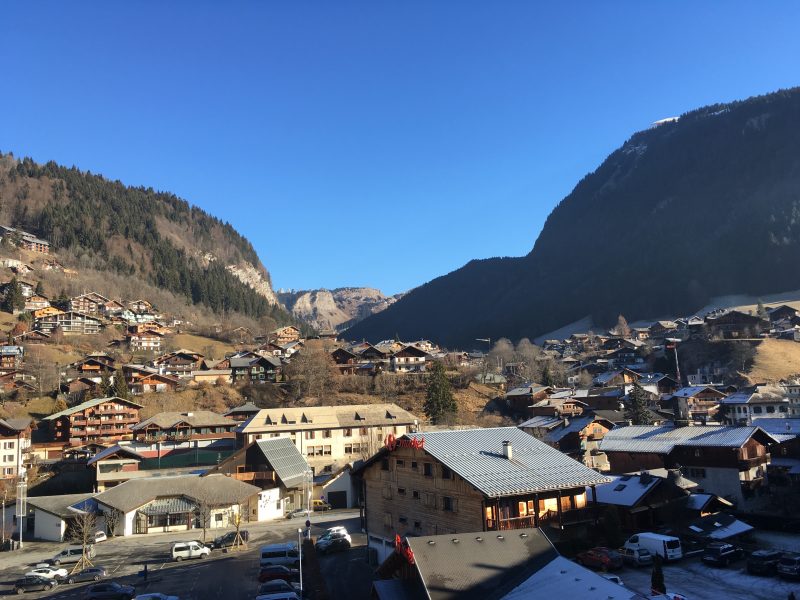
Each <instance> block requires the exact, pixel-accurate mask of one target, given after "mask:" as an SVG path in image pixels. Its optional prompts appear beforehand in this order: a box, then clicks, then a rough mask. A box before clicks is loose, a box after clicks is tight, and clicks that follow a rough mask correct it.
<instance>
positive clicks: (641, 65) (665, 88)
mask: <svg viewBox="0 0 800 600" xmlns="http://www.w3.org/2000/svg"><path fill="white" fill-rule="evenodd" d="M798 26H800V4H799V3H796V2H774V3H760V2H722V1H719V2H707V3H700V2H696V1H692V2H678V1H672V2H659V3H655V2H641V1H640V0H637V1H631V2H597V1H596V0H593V1H587V2H549V3H543V2H542V3H535V2H529V1H519V2H513V1H509V2H489V1H484V2H469V1H465V0H452V1H435V2H434V1H430V0H424V1H423V0H402V1H391V2H388V1H380V0H365V1H363V2H344V1H330V0H324V1H319V2H311V1H308V2H307V1H284V2H264V1H259V2H228V1H225V2H202V1H199V0H191V1H185V2H178V1H173V2H157V1H155V0H154V1H150V2H135V1H130V0H127V1H126V2H106V1H104V2H78V1H76V2H56V1H52V2H41V3H40V2H35V1H25V2H13V3H9V4H7V5H5V6H4V7H3V16H2V17H0V56H2V58H3V60H2V64H3V66H2V71H1V72H0V73H1V74H0V149H2V150H3V151H13V152H14V154H16V155H18V156H20V155H28V156H32V157H33V158H34V159H36V160H39V161H47V160H50V159H52V160H55V161H57V162H59V163H63V164H66V165H68V166H69V165H73V164H74V165H76V166H78V167H80V168H82V169H88V170H91V171H92V172H97V173H102V174H104V175H106V176H107V177H110V178H114V179H120V180H122V181H123V182H125V183H129V184H134V185H148V186H152V187H154V188H157V189H161V190H167V191H171V192H174V193H176V194H177V195H179V196H181V197H183V198H186V199H187V200H189V201H190V202H192V203H193V204H197V205H199V206H200V207H202V208H204V209H205V210H207V211H208V212H211V213H213V214H215V215H217V216H219V217H220V218H222V219H225V220H227V221H229V222H230V223H232V224H233V225H234V226H235V227H236V228H237V229H238V230H239V231H241V232H242V233H243V234H245V235H246V236H247V237H248V238H249V239H250V240H251V241H252V242H253V244H254V246H255V248H256V250H257V251H258V253H259V255H260V257H261V259H262V261H263V262H264V264H265V265H266V267H267V268H268V269H269V270H270V272H271V273H272V277H273V285H274V286H275V287H276V288H281V287H283V288H297V289H306V288H316V287H328V288H333V287H339V286H347V285H365V286H373V287H379V288H381V289H383V290H384V291H386V292H389V293H395V292H399V291H403V290H406V289H409V288H411V287H414V286H416V285H419V284H421V283H424V282H425V281H428V280H430V279H432V278H434V277H436V276H438V275H442V274H444V273H447V272H449V271H451V270H453V269H455V268H457V267H459V266H461V265H463V264H464V263H465V262H467V261H469V260H470V259H472V258H485V257H490V256H502V255H521V254H525V253H527V252H528V251H529V250H530V249H531V247H532V246H533V243H534V240H535V239H536V236H537V235H538V233H539V231H540V229H541V227H542V225H543V223H544V220H545V218H546V217H547V215H548V213H549V212H550V211H551V210H552V208H553V207H554V206H555V205H556V204H557V203H558V202H559V201H560V200H561V199H562V198H563V197H564V196H565V195H566V194H568V193H569V192H570V190H571V189H572V187H573V186H574V185H575V184H576V183H577V182H578V180H579V179H580V178H581V177H583V176H584V175H585V174H586V173H588V172H590V171H592V170H594V169H595V168H596V167H597V165H598V164H599V163H600V162H601V161H602V160H603V159H604V158H605V157H606V156H607V155H608V154H609V153H610V152H611V151H613V150H614V149H615V148H616V147H617V146H619V145H620V144H621V143H622V142H624V141H625V139H626V138H627V137H629V136H630V134H632V133H633V132H635V131H637V130H639V129H643V128H646V127H647V126H648V125H649V124H650V123H651V122H653V121H655V120H657V119H660V118H664V117H669V116H673V115H678V114H680V113H681V112H684V111H686V110H690V109H692V108H696V107H699V106H702V105H705V104H710V103H714V102H717V101H729V100H734V99H741V98H745V97H748V96H751V95H756V94H761V93H766V92H770V91H774V90H776V89H778V88H782V87H792V86H795V85H798V84H799V83H800V69H798V67H800V35H798V31H800V27H798Z"/></svg>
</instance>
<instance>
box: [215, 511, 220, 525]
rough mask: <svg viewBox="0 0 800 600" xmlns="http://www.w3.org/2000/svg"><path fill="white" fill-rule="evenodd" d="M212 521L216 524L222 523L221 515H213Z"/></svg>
mask: <svg viewBox="0 0 800 600" xmlns="http://www.w3.org/2000/svg"><path fill="white" fill-rule="evenodd" d="M214 520H215V521H216V522H217V523H222V513H217V514H215V515H214Z"/></svg>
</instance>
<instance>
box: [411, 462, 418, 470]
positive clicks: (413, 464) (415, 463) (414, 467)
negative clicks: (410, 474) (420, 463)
mask: <svg viewBox="0 0 800 600" xmlns="http://www.w3.org/2000/svg"><path fill="white" fill-rule="evenodd" d="M411 468H412V469H416V468H417V461H415V460H412V461H411Z"/></svg>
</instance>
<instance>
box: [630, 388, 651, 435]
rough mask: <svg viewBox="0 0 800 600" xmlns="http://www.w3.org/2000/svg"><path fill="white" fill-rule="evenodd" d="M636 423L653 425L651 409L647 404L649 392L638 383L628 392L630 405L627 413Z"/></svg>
mask: <svg viewBox="0 0 800 600" xmlns="http://www.w3.org/2000/svg"><path fill="white" fill-rule="evenodd" d="M625 416H626V417H627V418H628V419H629V420H630V421H631V422H632V423H633V424H634V425H652V424H653V419H652V417H651V416H650V409H649V408H648V406H647V392H646V391H645V389H644V388H643V387H642V386H640V385H639V384H638V383H634V384H633V389H632V390H631V391H630V393H629V394H628V406H627V410H626V415H625Z"/></svg>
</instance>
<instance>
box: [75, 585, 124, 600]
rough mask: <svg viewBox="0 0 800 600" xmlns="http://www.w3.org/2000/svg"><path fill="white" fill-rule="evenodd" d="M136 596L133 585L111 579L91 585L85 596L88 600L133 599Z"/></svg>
mask: <svg viewBox="0 0 800 600" xmlns="http://www.w3.org/2000/svg"><path fill="white" fill-rule="evenodd" d="M134 596H136V590H135V589H134V588H133V587H131V586H129V585H120V584H119V583H117V582H116V581H109V582H108V583H98V584H96V585H92V586H89V588H88V589H87V590H86V594H85V595H84V596H83V597H84V598H86V599H87V600H133V597H134Z"/></svg>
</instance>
